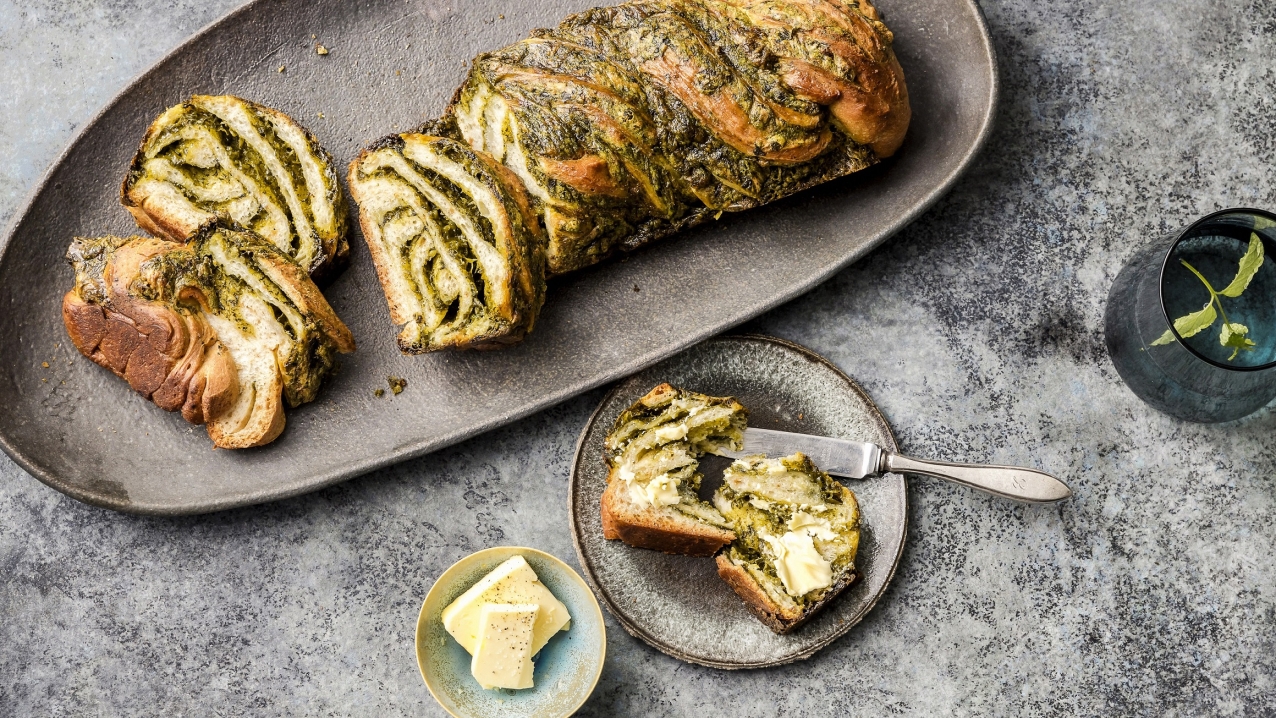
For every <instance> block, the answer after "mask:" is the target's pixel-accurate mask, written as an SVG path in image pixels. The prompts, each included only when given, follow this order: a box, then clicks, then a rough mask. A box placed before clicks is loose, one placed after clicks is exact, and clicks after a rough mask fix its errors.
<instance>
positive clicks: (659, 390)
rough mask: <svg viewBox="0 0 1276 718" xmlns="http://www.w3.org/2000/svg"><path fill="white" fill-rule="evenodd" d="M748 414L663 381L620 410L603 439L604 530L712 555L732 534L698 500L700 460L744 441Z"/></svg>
mask: <svg viewBox="0 0 1276 718" xmlns="http://www.w3.org/2000/svg"><path fill="white" fill-rule="evenodd" d="M747 419H748V412H747V411H746V410H745V408H744V407H743V406H741V405H740V403H739V402H737V401H736V400H735V399H733V398H731V397H712V396H706V395H704V394H697V393H694V392H690V391H686V390H684V389H678V388H675V387H672V386H670V385H668V384H661V385H660V386H658V387H656V388H655V389H652V390H651V391H650V392H648V394H647V395H646V396H644V397H643V398H641V399H639V400H638V401H637V402H636V403H635V404H634V405H633V406H631V407H629V409H627V410H625V411H624V412H623V413H622V414H621V415H620V417H619V418H617V419H616V424H615V426H614V427H613V429H612V431H611V433H610V434H608V435H607V439H606V441H605V449H606V452H607V463H608V466H609V467H610V471H609V472H608V475H607V488H606V490H605V491H604V492H603V496H602V505H601V510H602V524H603V535H604V536H605V537H606V538H608V539H620V540H621V541H623V542H625V543H626V544H628V545H630V546H636V547H639V548H649V549H654V550H656V551H663V552H665V553H676V554H689V555H693V556H711V555H713V553H714V552H715V551H717V550H718V549H720V548H722V546H724V545H726V544H727V543H729V542H730V541H732V540H733V539H734V538H735V534H734V533H733V532H732V531H731V524H730V522H728V521H727V519H726V518H724V517H723V516H722V515H721V514H720V513H719V512H718V510H717V509H715V508H714V507H713V506H712V505H711V504H709V503H708V502H705V501H702V500H701V499H700V498H699V496H698V495H697V492H698V491H699V490H700V481H701V475H700V473H699V472H698V471H697V468H698V466H699V458H700V457H701V456H703V455H704V454H705V453H707V452H710V451H713V450H716V449H719V448H724V447H732V448H736V449H738V448H739V447H740V446H741V445H742V444H743V442H744V427H745V423H746V421H747Z"/></svg>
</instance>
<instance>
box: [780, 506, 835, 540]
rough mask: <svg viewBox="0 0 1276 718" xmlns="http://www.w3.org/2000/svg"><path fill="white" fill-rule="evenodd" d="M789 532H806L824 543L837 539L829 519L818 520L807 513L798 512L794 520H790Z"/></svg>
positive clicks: (794, 515)
mask: <svg viewBox="0 0 1276 718" xmlns="http://www.w3.org/2000/svg"><path fill="white" fill-rule="evenodd" d="M818 508H823V507H818ZM789 530H790V531H799V532H805V533H808V534H810V535H811V536H812V537H813V538H817V539H821V540H823V541H833V540H835V539H836V538H837V534H835V533H833V527H832V526H831V525H829V520H828V519H822V518H817V517H815V516H812V515H810V514H808V513H807V512H805V511H798V512H796V513H794V514H793V518H791V519H789Z"/></svg>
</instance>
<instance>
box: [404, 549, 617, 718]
mask: <svg viewBox="0 0 1276 718" xmlns="http://www.w3.org/2000/svg"><path fill="white" fill-rule="evenodd" d="M514 556H522V557H523V558H525V559H527V563H528V565H529V566H531V567H532V570H533V571H535V572H536V576H537V578H539V579H540V581H541V583H543V584H545V587H546V588H548V589H549V591H550V593H552V594H554V596H556V597H557V598H558V600H560V601H562V602H563V604H564V605H566V606H567V613H568V615H570V616H571V627H570V628H568V629H567V630H566V631H562V632H560V633H558V634H557V635H555V636H554V637H553V638H551V639H550V640H549V643H546V644H545V647H544V648H542V649H541V652H540V654H539V655H538V656H537V657H536V661H535V664H536V668H535V672H534V673H533V675H532V680H533V682H534V683H535V685H534V686H533V687H531V688H527V689H524V690H518V691H512V690H503V689H495V690H485V689H483V688H482V687H480V686H479V684H478V682H477V681H475V680H474V677H473V676H472V675H470V654H469V653H468V652H466V650H465V649H464V648H462V647H461V644H459V643H457V642H456V641H455V640H454V639H453V638H452V636H451V635H449V634H448V632H447V629H445V628H444V627H443V609H445V608H447V607H448V605H449V604H451V603H452V601H454V600H456V598H457V597H458V596H460V595H461V594H462V593H465V591H466V590H468V589H469V588H470V587H471V586H473V585H474V584H476V583H478V582H479V579H481V578H483V577H484V576H486V575H487V573H488V572H489V571H491V570H492V569H494V568H496V567H497V566H498V565H500V564H501V562H503V561H505V560H506V559H508V558H512V557H514ZM606 657H607V629H606V627H605V626H604V625H603V613H602V610H601V609H600V608H599V607H598V601H597V600H595V599H594V594H592V593H590V591H589V587H588V586H586V585H585V582H584V580H582V579H581V577H580V575H579V574H577V573H576V572H575V571H573V570H572V568H571V566H568V565H567V564H565V563H563V562H562V561H561V560H559V559H558V558H557V557H555V556H552V555H550V554H547V553H545V552H544V551H537V550H536V549H534V548H526V547H522V546H499V547H496V548H489V549H484V550H482V551H478V552H476V553H472V554H470V555H469V556H466V557H465V558H463V559H461V560H460V561H457V562H456V563H454V564H452V566H451V567H449V568H448V570H446V571H444V572H443V574H442V575H441V576H439V578H438V580H437V581H435V582H434V586H432V587H431V588H430V592H429V593H427V594H426V596H425V601H424V602H423V603H422V604H421V613H420V615H418V616H417V622H416V661H417V668H419V669H420V671H421V677H422V678H423V679H425V685H426V687H427V688H429V689H430V694H431V695H433V696H434V699H435V700H437V701H438V702H439V705H441V706H443V708H444V710H446V711H447V712H448V713H450V714H452V715H453V716H456V718H524V717H525V716H536V717H537V718H563V717H565V716H569V715H571V714H573V713H575V712H576V710H577V709H578V708H580V707H581V705H582V704H583V703H584V702H585V700H586V699H587V698H589V694H590V693H593V692H594V686H595V685H597V684H598V676H600V675H601V674H602V670H603V661H604V659H605V658H606Z"/></svg>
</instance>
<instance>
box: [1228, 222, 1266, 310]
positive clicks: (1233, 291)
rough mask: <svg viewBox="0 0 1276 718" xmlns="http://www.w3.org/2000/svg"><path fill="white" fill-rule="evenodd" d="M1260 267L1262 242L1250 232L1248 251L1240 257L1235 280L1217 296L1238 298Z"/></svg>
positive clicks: (1261, 264) (1261, 263) (1261, 262)
mask: <svg viewBox="0 0 1276 718" xmlns="http://www.w3.org/2000/svg"><path fill="white" fill-rule="evenodd" d="M1261 266H1263V241H1262V240H1261V239H1259V238H1258V235H1257V234H1255V233H1253V232H1250V233H1249V249H1248V250H1246V251H1245V256H1244V257H1241V266H1240V268H1238V269H1237V270H1236V278H1235V279H1233V280H1232V283H1231V284H1229V285H1227V286H1226V287H1224V288H1223V290H1222V291H1221V292H1219V294H1222V295H1223V296H1225V297H1239V296H1240V295H1241V292H1243V291H1245V289H1246V287H1248V286H1249V283H1250V282H1251V281H1252V280H1253V279H1254V275H1255V274H1258V268H1259V267H1261Z"/></svg>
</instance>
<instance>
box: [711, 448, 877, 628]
mask: <svg viewBox="0 0 1276 718" xmlns="http://www.w3.org/2000/svg"><path fill="white" fill-rule="evenodd" d="M713 503H714V506H716V507H717V509H718V511H720V512H721V513H722V515H723V516H724V517H725V518H726V519H727V520H728V521H730V522H731V525H732V527H733V529H734V530H735V534H736V537H735V540H734V541H732V542H731V545H730V546H728V547H727V548H726V549H724V550H723V552H722V553H720V554H718V556H717V558H716V560H717V562H718V574H719V575H720V576H722V578H723V580H725V581H726V582H727V583H728V584H730V586H731V588H732V589H734V590H735V592H736V593H737V594H738V595H739V596H740V598H742V599H743V600H744V602H745V604H746V605H747V606H748V608H749V610H750V611H752V612H753V614H754V615H756V616H757V617H758V618H759V619H760V620H761V621H762V622H763V623H765V624H767V626H769V627H770V628H771V630H773V631H775V632H776V633H788V632H789V631H792V630H793V629H795V628H797V627H798V626H800V625H802V624H803V623H805V622H806V621H808V620H810V618H811V616H813V615H815V613H816V612H817V611H819V610H820V609H821V608H823V607H824V606H825V605H826V604H827V603H828V602H829V601H831V600H832V599H833V598H834V597H835V596H837V594H838V593H840V592H841V591H842V589H844V588H846V587H847V586H849V585H850V584H851V583H853V582H854V581H855V577H856V573H855V554H856V551H857V550H858V548H859V537H860V530H859V523H860V512H859V504H858V502H857V501H856V499H855V494H854V493H852V492H851V490H850V489H848V488H846V487H845V486H843V485H842V484H840V483H838V482H837V481H836V480H834V479H833V477H831V476H829V475H828V474H826V473H824V472H823V471H820V470H819V468H818V467H816V466H815V464H813V463H811V460H810V459H809V458H807V456H806V455H805V454H801V453H797V454H794V455H792V456H788V457H785V458H780V459H768V458H766V457H765V456H750V457H745V458H743V459H739V460H737V461H735V462H733V463H732V464H731V466H729V467H728V468H727V470H726V471H725V472H724V473H723V483H722V486H721V487H720V488H719V489H718V491H717V492H716V493H715V494H714V497H713Z"/></svg>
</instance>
